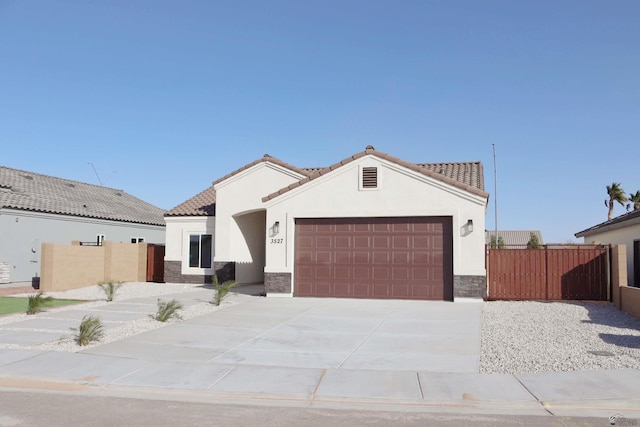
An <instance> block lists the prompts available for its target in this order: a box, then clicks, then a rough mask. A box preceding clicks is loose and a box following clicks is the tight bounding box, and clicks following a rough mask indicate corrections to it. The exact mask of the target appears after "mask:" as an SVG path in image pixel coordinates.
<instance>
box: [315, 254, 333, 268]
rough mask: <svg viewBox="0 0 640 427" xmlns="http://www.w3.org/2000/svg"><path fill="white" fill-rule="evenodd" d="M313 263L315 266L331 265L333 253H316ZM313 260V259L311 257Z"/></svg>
mask: <svg viewBox="0 0 640 427" xmlns="http://www.w3.org/2000/svg"><path fill="white" fill-rule="evenodd" d="M315 255H316V256H315V262H316V263H317V264H319V265H320V264H331V263H333V257H332V255H333V252H329V251H317V252H316V254H315ZM311 259H313V257H311Z"/></svg>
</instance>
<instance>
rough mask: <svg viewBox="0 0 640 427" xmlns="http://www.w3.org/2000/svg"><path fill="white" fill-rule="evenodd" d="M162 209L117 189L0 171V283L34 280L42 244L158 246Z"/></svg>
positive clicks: (162, 231)
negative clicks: (104, 242) (118, 243)
mask: <svg viewBox="0 0 640 427" xmlns="http://www.w3.org/2000/svg"><path fill="white" fill-rule="evenodd" d="M163 215H164V210H162V209H160V208H157V207H155V206H153V205H150V204H149V203H146V202H143V201H142V200H140V199H137V198H135V197H133V196H131V195H129V194H127V193H125V192H124V191H122V190H115V189H113V188H107V187H101V186H97V185H91V184H85V183H83V182H78V181H70V180H67V179H62V178H56V177H53V176H47V175H40V174H37V173H33V172H26V171H22V170H17V169H11V168H7V167H4V166H0V283H6V282H32V280H33V279H34V278H37V277H39V275H40V246H41V244H42V243H45V242H46V243H57V244H70V243H71V241H73V240H77V241H81V242H91V243H94V244H100V243H101V242H102V241H103V240H105V239H106V240H110V241H113V242H136V243H137V242H142V241H144V242H148V243H164V239H165V226H164V218H163Z"/></svg>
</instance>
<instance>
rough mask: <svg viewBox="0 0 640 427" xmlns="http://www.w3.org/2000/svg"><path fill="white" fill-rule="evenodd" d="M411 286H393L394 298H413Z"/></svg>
mask: <svg viewBox="0 0 640 427" xmlns="http://www.w3.org/2000/svg"><path fill="white" fill-rule="evenodd" d="M409 289H410V288H409V285H393V292H392V294H391V295H392V296H393V297H394V298H408V297H410V296H411V293H410V292H409Z"/></svg>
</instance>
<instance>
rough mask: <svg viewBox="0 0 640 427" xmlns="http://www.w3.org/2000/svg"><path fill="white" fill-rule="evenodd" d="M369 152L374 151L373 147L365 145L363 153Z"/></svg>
mask: <svg viewBox="0 0 640 427" xmlns="http://www.w3.org/2000/svg"><path fill="white" fill-rule="evenodd" d="M371 151H376V149H375V148H374V147H373V145H367V146H366V147H365V149H364V152H365V153H369V152H371Z"/></svg>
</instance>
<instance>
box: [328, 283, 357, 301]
mask: <svg viewBox="0 0 640 427" xmlns="http://www.w3.org/2000/svg"><path fill="white" fill-rule="evenodd" d="M333 295H334V296H336V297H343V298H346V297H350V296H352V295H353V292H352V291H351V285H350V284H349V283H343V282H336V283H335V284H334V287H333Z"/></svg>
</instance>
